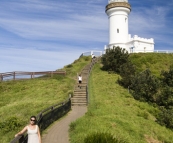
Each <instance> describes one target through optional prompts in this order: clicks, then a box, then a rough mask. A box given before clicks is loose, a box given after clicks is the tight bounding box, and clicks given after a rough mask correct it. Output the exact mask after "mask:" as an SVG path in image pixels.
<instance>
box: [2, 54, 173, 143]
mask: <svg viewBox="0 0 173 143" xmlns="http://www.w3.org/2000/svg"><path fill="white" fill-rule="evenodd" d="M130 58H131V60H132V62H133V63H134V64H135V65H136V68H137V69H138V71H139V72H140V71H143V70H145V69H146V68H150V70H151V71H152V73H153V74H155V75H156V76H159V75H160V71H161V70H167V69H168V68H169V66H170V65H171V64H172V63H173V55H172V54H155V53H147V54H146V53H145V54H142V53H140V54H132V55H130ZM90 60H91V59H90V57H82V58H80V59H78V60H76V61H74V62H73V63H72V64H69V65H67V66H65V67H64V70H66V71H67V76H66V77H62V76H55V77H53V78H38V79H32V80H22V81H7V82H1V83H0V117H1V119H3V120H1V121H0V125H2V124H4V123H7V122H8V121H10V118H11V117H15V118H17V120H18V121H20V123H21V124H19V126H18V127H17V128H15V129H14V130H13V129H12V128H11V126H8V125H7V128H6V130H3V129H2V128H1V126H0V137H1V138H0V143H8V142H9V141H10V140H11V139H13V137H14V134H15V133H16V132H17V131H19V130H20V129H22V128H23V126H25V125H26V124H27V123H28V120H29V117H30V116H31V115H37V114H38V113H39V112H40V111H41V110H43V109H45V108H47V107H49V106H51V105H53V104H55V103H59V102H61V101H63V100H65V99H66V98H67V97H68V94H69V93H72V91H73V86H74V83H75V82H76V73H79V72H80V71H81V69H82V68H83V67H84V66H85V65H87V64H88V63H89V62H90ZM101 66H102V65H101V64H100V63H98V64H96V65H95V66H94V69H93V71H92V73H91V76H90V83H89V96H90V103H89V105H88V112H87V113H86V115H85V116H84V117H82V118H80V119H78V120H77V121H75V122H73V123H71V126H70V138H71V143H83V140H84V138H85V137H87V136H88V135H90V134H92V133H95V132H108V133H111V134H112V135H113V136H115V137H117V138H119V139H120V140H123V141H125V142H128V143H147V142H148V143H173V132H172V131H171V130H169V129H166V128H165V127H163V126H160V125H159V124H157V123H156V122H155V114H156V113H157V112H158V110H157V108H154V107H152V106H151V105H149V104H147V103H143V102H139V101H136V100H134V98H133V97H132V95H130V94H129V93H128V90H127V89H124V88H122V87H121V86H119V85H118V84H117V79H118V77H119V75H117V74H108V73H107V72H105V71H102V70H101V69H100V68H101Z"/></svg>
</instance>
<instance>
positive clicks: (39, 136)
mask: <svg viewBox="0 0 173 143" xmlns="http://www.w3.org/2000/svg"><path fill="white" fill-rule="evenodd" d="M37 127H38V126H37ZM38 138H39V143H41V135H40V129H39V127H38Z"/></svg>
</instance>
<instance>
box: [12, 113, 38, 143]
mask: <svg viewBox="0 0 173 143" xmlns="http://www.w3.org/2000/svg"><path fill="white" fill-rule="evenodd" d="M26 131H27V134H28V143H41V136H40V130H39V127H38V125H36V117H35V116H31V118H30V124H29V125H27V126H25V127H24V128H23V130H21V131H20V132H19V133H17V134H16V135H15V137H17V136H19V135H22V134H24V133H25V132H26Z"/></svg>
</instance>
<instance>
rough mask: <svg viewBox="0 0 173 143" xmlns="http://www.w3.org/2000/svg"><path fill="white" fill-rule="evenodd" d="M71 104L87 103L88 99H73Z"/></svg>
mask: <svg viewBox="0 0 173 143" xmlns="http://www.w3.org/2000/svg"><path fill="white" fill-rule="evenodd" d="M71 102H72V103H76V102H79V103H85V102H87V99H86V98H72V99H71Z"/></svg>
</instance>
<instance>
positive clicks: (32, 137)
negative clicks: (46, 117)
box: [27, 125, 39, 143]
mask: <svg viewBox="0 0 173 143" xmlns="http://www.w3.org/2000/svg"><path fill="white" fill-rule="evenodd" d="M27 130H28V132H27V133H28V143H39V138H38V126H37V125H36V128H35V129H34V130H32V129H30V128H29V126H27Z"/></svg>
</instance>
